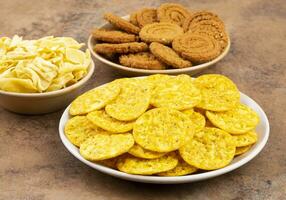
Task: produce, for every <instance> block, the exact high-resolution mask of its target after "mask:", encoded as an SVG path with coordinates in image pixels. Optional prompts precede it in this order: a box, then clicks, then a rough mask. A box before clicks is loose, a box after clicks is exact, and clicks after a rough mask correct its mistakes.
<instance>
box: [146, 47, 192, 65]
mask: <svg viewBox="0 0 286 200" xmlns="http://www.w3.org/2000/svg"><path fill="white" fill-rule="evenodd" d="M149 48H150V51H151V52H152V53H153V54H154V56H156V57H157V58H158V59H159V60H161V61H162V62H164V63H166V64H168V65H170V66H172V67H174V68H178V69H180V68H186V67H191V66H192V63H191V62H190V61H187V60H184V59H183V58H181V57H180V56H179V55H178V54H177V53H176V52H175V51H174V50H173V49H171V48H170V47H167V46H165V45H163V44H160V43H158V42H152V43H151V45H150V46H149Z"/></svg>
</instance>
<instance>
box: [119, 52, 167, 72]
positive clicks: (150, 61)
mask: <svg viewBox="0 0 286 200" xmlns="http://www.w3.org/2000/svg"><path fill="white" fill-rule="evenodd" d="M119 62H120V64H122V65H124V66H127V67H132V68H139V69H153V70H162V69H166V65H165V64H164V63H163V62H161V61H159V60H158V59H157V58H156V57H155V56H154V55H153V54H151V53H149V52H140V53H136V54H127V55H121V56H120V57H119Z"/></svg>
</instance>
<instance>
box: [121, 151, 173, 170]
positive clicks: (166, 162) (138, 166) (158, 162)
mask: <svg viewBox="0 0 286 200" xmlns="http://www.w3.org/2000/svg"><path fill="white" fill-rule="evenodd" d="M177 164H178V159H177V157H176V155H175V153H169V154H166V155H164V156H162V157H160V158H155V159H142V158H136V157H133V156H124V157H122V158H121V159H119V160H118V162H117V168H118V169H119V170H120V171H122V172H125V173H128V174H140V175H152V174H157V173H160V172H164V171H168V170H171V169H173V168H175V167H176V165H177Z"/></svg>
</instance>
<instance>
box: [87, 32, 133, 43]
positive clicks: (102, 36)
mask: <svg viewBox="0 0 286 200" xmlns="http://www.w3.org/2000/svg"><path fill="white" fill-rule="evenodd" d="M92 35H93V37H94V38H95V39H96V40H100V41H103V42H109V43H126V42H135V41H137V39H138V37H137V36H136V35H134V34H129V33H125V32H122V31H109V30H105V29H96V30H93V31H92Z"/></svg>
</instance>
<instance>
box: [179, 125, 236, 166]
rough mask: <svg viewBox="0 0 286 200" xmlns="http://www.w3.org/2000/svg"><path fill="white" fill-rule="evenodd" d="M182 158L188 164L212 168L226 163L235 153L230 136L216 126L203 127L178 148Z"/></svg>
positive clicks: (233, 142)
mask: <svg viewBox="0 0 286 200" xmlns="http://www.w3.org/2000/svg"><path fill="white" fill-rule="evenodd" d="M179 152H180V155H181V156H182V158H183V159H184V160H185V161H186V162H187V163H188V164H190V165H192V166H194V167H197V168H199V169H204V170H214V169H219V168H222V167H225V166H226V165H228V164H229V163H230V162H231V161H232V159H233V157H234V154H235V141H234V139H233V138H232V136H231V135H230V134H229V133H227V132H225V131H223V130H220V129H217V128H204V129H203V130H201V131H199V132H196V133H195V135H194V137H193V139H192V140H190V141H189V142H188V143H186V144H185V145H184V146H183V147H181V148H180V149H179Z"/></svg>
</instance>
